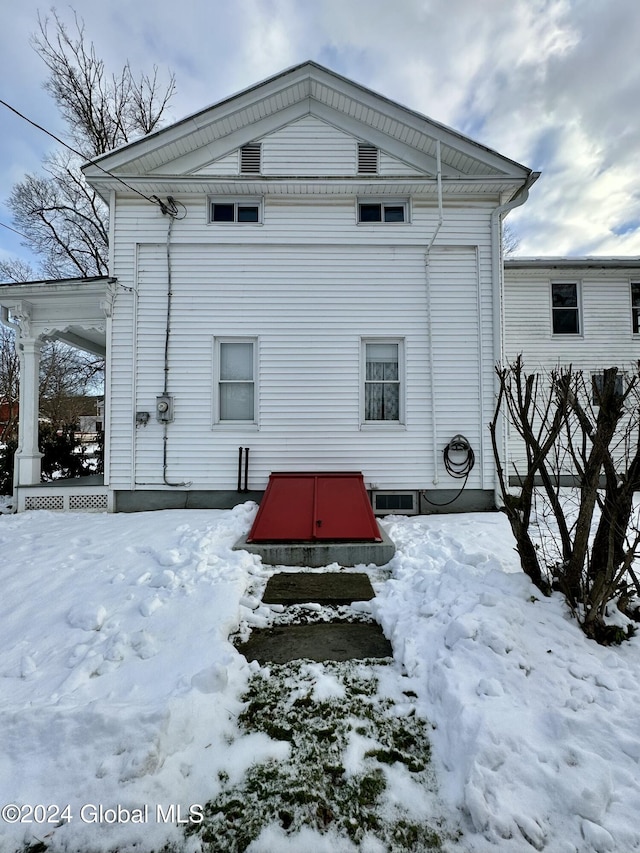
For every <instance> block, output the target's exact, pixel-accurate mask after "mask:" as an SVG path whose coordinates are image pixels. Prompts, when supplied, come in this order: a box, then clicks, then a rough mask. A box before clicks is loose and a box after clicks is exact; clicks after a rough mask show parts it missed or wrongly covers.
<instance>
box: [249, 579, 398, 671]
mask: <svg viewBox="0 0 640 853" xmlns="http://www.w3.org/2000/svg"><path fill="white" fill-rule="evenodd" d="M374 595H375V593H374V591H373V587H372V586H371V582H370V580H369V577H368V575H366V574H365V573H364V572H322V573H318V572H276V573H275V574H274V575H272V577H271V578H270V579H269V581H268V583H267V586H266V589H265V592H264V595H263V597H262V600H263V602H264V603H265V604H281V605H283V606H285V607H291V606H294V605H299V604H308V603H313V604H317V605H320V606H339V605H349V604H352V603H353V602H354V601H370V600H371V599H372V598H373V597H374ZM358 615H359V616H361V614H358ZM237 648H238V651H239V652H240V653H241V654H243V655H244V656H245V657H246V658H247V660H257V661H258V663H260V664H264V663H279V664H280V663H288V662H289V661H293V660H299V659H303V658H304V659H308V660H313V661H345V660H366V659H370V658H389V657H392V655H393V652H392V649H391V645H390V643H389V641H388V640H387V639H386V637H385V636H384V634H383V633H382V629H381V628H380V626H379V625H378V624H377V622H374V621H373V620H370V621H361V620H359V621H357V622H351V621H349V620H348V619H346V620H345V619H340V620H337V619H336V620H334V621H330V622H315V623H313V624H296V623H295V622H293V623H292V622H290V621H288V622H287V624H282V625H278V624H276V625H274V626H272V627H270V628H257V629H254V630H253V631H252V632H251V636H250V637H249V639H248V641H247V642H246V643H242V644H241V645H239V646H238V647H237Z"/></svg>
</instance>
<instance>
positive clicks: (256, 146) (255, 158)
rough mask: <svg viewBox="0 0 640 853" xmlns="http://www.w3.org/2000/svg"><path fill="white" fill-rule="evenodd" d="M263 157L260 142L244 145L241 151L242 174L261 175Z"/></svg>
mask: <svg viewBox="0 0 640 853" xmlns="http://www.w3.org/2000/svg"><path fill="white" fill-rule="evenodd" d="M261 155H262V145H261V144H260V143H259V142H252V143H251V144H250V145H244V146H243V147H242V148H241V149H240V174H241V175H259V174H260V165H261V164H260V161H261Z"/></svg>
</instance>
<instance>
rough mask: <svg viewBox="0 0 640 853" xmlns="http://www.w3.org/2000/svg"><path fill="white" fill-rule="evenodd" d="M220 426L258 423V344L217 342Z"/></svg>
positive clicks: (236, 340) (230, 340) (238, 340)
mask: <svg viewBox="0 0 640 853" xmlns="http://www.w3.org/2000/svg"><path fill="white" fill-rule="evenodd" d="M215 351H216V388H217V391H216V412H215V420H216V422H217V423H234V422H235V423H238V422H240V423H255V422H256V379H255V376H256V341H255V339H250V338H219V339H216V345H215Z"/></svg>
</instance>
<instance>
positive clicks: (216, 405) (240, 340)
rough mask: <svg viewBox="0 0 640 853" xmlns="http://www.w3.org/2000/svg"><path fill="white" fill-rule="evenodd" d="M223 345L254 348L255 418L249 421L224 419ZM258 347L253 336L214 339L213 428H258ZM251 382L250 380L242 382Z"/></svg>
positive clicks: (229, 336) (218, 337) (226, 336)
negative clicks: (222, 404) (221, 389)
mask: <svg viewBox="0 0 640 853" xmlns="http://www.w3.org/2000/svg"><path fill="white" fill-rule="evenodd" d="M222 344H251V345H252V347H253V362H252V366H253V379H252V380H251V381H252V383H253V418H252V419H251V420H249V419H248V418H247V419H246V420H230V419H224V420H223V419H222V417H221V411H220V409H221V407H220V387H221V383H222V382H224V381H225V380H222V379H221V378H220V365H221V356H220V350H221V345H222ZM258 345H259V339H258V338H257V337H253V336H251V335H242V336H235V335H220V336H216V337H214V338H213V407H212V408H213V412H212V421H213V426H214V427H217V428H223V429H224V428H225V427H232V428H234V429H236V428H238V427H247V428H251V429H257V428H258ZM241 381H245V382H247V383H248V382H249V380H241Z"/></svg>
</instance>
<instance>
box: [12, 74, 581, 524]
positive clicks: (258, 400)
mask: <svg viewBox="0 0 640 853" xmlns="http://www.w3.org/2000/svg"><path fill="white" fill-rule="evenodd" d="M84 173H85V176H86V179H87V181H88V182H89V183H90V184H91V185H92V186H93V187H95V188H96V189H97V191H98V192H99V193H100V195H101V196H102V197H103V198H104V199H105V201H106V202H107V203H108V205H109V208H110V277H109V278H103V279H96V280H91V281H67V282H57V283H46V282H45V283H43V282H39V283H29V284H24V285H13V286H6V287H2V288H0V306H2V312H3V314H2V318H3V320H4V321H5V322H8V323H10V324H13V325H14V326H15V327H16V329H17V331H18V334H19V345H20V348H21V357H22V363H23V365H22V366H23V371H22V374H23V375H22V386H21V431H20V447H19V449H18V454H17V466H16V491H17V495H18V506H19V508H21V509H22V508H25V507H26V508H29V507H38V506H42V507H47V506H48V507H51V508H55V507H60V508H63V507H64V508H66V507H73V508H79V507H80V505H81V504H82V503H83V501H84V503H85V504H86V505H87V506H88V507H91V506H94V507H101V506H104V507H108V508H110V509H113V510H131V509H144V508H155V507H183V506H199V507H203V506H229V505H232V504H233V503H235V502H237V501H238V500H244V499H245V497H246V494H247V493H248V494H249V495H250V496H253V495H256V496H259V494H260V493H261V492H262V491H263V490H264V489H265V487H266V485H267V481H268V478H269V475H270V473H272V472H296V471H312V472H340V471H360V472H362V474H363V476H364V481H365V484H366V486H367V488H368V490H369V491H370V492H371V495H372V500H373V503H374V507H375V508H376V509H377V510H378V511H385V510H387V509H393V508H398V509H401V510H402V511H414V512H415V511H438V507H437V506H436V505H438V504H446V503H448V502H449V501H451V500H452V499H453V498H456V496H458V497H457V498H456V500H455V501H454V502H453V503H452V504H450V505H449V506H448V507H447V508H451V509H479V508H486V507H491V506H493V505H494V489H495V486H496V483H495V477H494V463H493V457H492V452H491V446H490V441H489V434H488V430H487V426H486V425H487V423H488V421H489V419H490V416H491V413H492V411H493V406H494V364H495V363H496V361H499V360H500V359H501V358H502V357H503V354H504V346H503V344H504V342H503V323H502V311H503V265H502V257H501V223H502V219H503V217H504V216H505V215H506V214H507V213H508V212H509V211H510V210H511V209H512V208H514V207H516V206H517V205H520V204H522V203H524V201H525V200H526V198H527V193H528V190H529V187H530V186H531V184H532V183H533V182H534V181H535V179H536V178H537V173H535V172H532V171H531V170H530V169H528V168H526V167H525V166H522V165H520V164H518V163H515V162H513V161H512V160H510V159H507V158H506V157H503V156H501V155H500V154H498V153H496V152H495V151H492V150H490V149H488V148H486V147H484V146H482V145H480V144H478V143H476V142H473V141H472V140H470V139H468V138H466V137H464V136H462V135H461V134H459V133H456V132H455V131H453V130H451V129H449V128H447V127H444V126H442V125H440V124H438V123H436V122H434V121H432V120H431V119H428V118H425V117H424V116H422V115H420V114H418V113H415V112H413V111H411V110H409V109H407V108H405V107H403V106H400V105H399V104H397V103H394V102H392V101H390V100H388V99H386V98H384V97H382V96H380V95H378V94H376V93H374V92H371V91H370V90H368V89H365V88H364V87H362V86H360V85H358V84H356V83H353V82H352V81H350V80H347V79H345V78H344V77H341V76H339V75H337V74H335V73H333V72H331V71H329V70H327V69H326V68H323V67H321V66H319V65H317V64H315V63H312V62H308V63H304V64H302V65H299V66H297V67H295V68H292V69H290V70H287V71H285V72H283V73H281V74H278V75H276V76H275V77H272V78H270V79H269V80H267V81H265V82H263V83H260V84H259V85H257V86H254V87H252V88H250V89H247V90H245V91H243V92H241V93H240V94H238V95H235V96H233V97H231V98H229V99H227V100H224V101H222V102H220V103H218V104H216V105H214V106H212V107H209V108H207V109H205V110H203V111H202V112H199V113H197V114H195V115H193V116H190V117H189V118H186V119H184V120H183V121H180V122H177V123H176V124H174V125H172V126H170V127H168V128H166V129H164V130H161V131H159V132H157V133H154V134H152V135H150V136H148V137H145V138H143V139H140V140H138V141H137V142H134V143H132V144H129V145H126V146H124V147H122V148H120V149H118V150H116V151H114V152H112V153H109V154H107V155H105V156H103V157H101V158H99V159H98V160H96V161H95V162H92V163H90V164H88V165H86V166H85V167H84ZM585 293H586V291H583V292H582V297H581V298H585ZM509 306H510V302H509V300H507V309H508V310H509ZM515 313H517V311H516V312H515ZM528 320H529V321H530V320H531V318H528ZM46 336H57V337H60V338H62V339H64V340H67V341H69V342H71V343H74V344H75V345H78V346H82V347H88V348H90V349H92V351H95V352H99V351H104V353H105V355H106V364H107V370H106V383H105V477H104V484H92V485H90V486H86V487H85V486H84V485H83V484H82V483H81V482H80V481H75V482H74V483H71V484H67V486H66V487H65V484H60V483H59V484H54V485H53V486H51V485H48V486H44V485H42V486H40V485H38V484H39V480H40V470H39V453H38V449H37V365H38V353H39V346H40V343H41V341H42V339H43V337H46ZM446 448H448V451H446V450H445V449H446ZM239 463H240V464H239ZM239 469H240V470H239ZM457 472H461V473H462V474H463V476H462V477H456V476H455V474H456V473H457ZM462 486H464V488H463V489H462V492H461V493H460V490H461V487H462ZM244 488H246V489H248V492H244V491H243V489H244ZM84 489H89V490H90V491H89V492H86V491H83V490H84ZM239 490H240V493H239ZM429 502H431V503H429Z"/></svg>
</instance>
